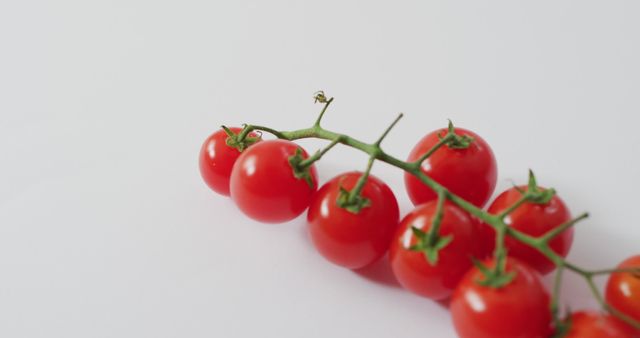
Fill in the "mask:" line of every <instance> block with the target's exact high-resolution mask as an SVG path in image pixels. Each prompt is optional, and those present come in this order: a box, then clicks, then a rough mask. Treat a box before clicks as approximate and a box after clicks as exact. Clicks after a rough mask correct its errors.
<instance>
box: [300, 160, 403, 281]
mask: <svg viewBox="0 0 640 338" xmlns="http://www.w3.org/2000/svg"><path fill="white" fill-rule="evenodd" d="M361 176H362V173H361V172H349V173H345V174H341V175H338V176H336V177H334V178H333V179H331V180H330V181H329V182H327V183H326V184H324V185H323V186H322V187H321V188H320V190H318V192H317V193H316V194H315V196H314V198H313V200H312V202H311V205H310V207H309V211H308V214H307V220H308V223H309V234H310V235H311V240H312V241H313V244H314V245H315V247H316V249H317V250H318V251H319V252H320V254H322V256H324V257H325V258H326V259H328V260H329V261H331V262H333V263H335V264H337V265H340V266H343V267H346V268H349V269H358V268H362V267H365V266H367V265H369V264H371V263H373V262H375V261H376V260H378V259H379V258H380V257H382V256H383V255H384V254H385V252H387V249H389V244H390V243H391V238H392V236H393V233H394V232H395V230H396V228H397V226H398V219H399V217H400V211H399V209H398V202H397V201H396V197H395V196H394V195H393V192H392V191H391V189H389V187H388V186H387V185H386V184H385V183H384V182H382V181H381V180H380V179H378V178H376V177H375V176H373V175H369V177H368V178H367V182H366V183H365V185H364V187H363V189H362V192H361V196H362V197H364V198H367V199H369V201H370V204H369V206H366V207H364V208H362V209H360V211H359V212H358V213H357V214H356V213H353V212H351V211H348V210H346V209H344V208H342V207H340V206H338V203H337V201H338V197H339V196H340V188H341V187H342V188H343V189H346V190H347V191H351V190H352V189H353V188H354V187H355V185H356V183H357V181H358V179H359V178H360V177H361Z"/></svg>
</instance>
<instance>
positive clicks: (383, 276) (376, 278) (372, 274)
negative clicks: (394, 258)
mask: <svg viewBox="0 0 640 338" xmlns="http://www.w3.org/2000/svg"><path fill="white" fill-rule="evenodd" d="M352 271H353V272H354V273H355V274H356V275H358V276H360V277H363V278H365V279H368V280H370V281H372V282H375V283H377V284H381V285H384V286H388V287H396V288H402V286H401V285H400V283H398V281H397V280H396V277H395V276H394V275H393V270H391V265H389V259H388V257H387V256H386V255H385V256H384V257H382V258H381V259H379V260H378V261H376V262H374V263H373V264H371V265H368V266H365V267H364V268H360V269H357V270H352Z"/></svg>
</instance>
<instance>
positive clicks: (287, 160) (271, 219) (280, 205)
mask: <svg viewBox="0 0 640 338" xmlns="http://www.w3.org/2000/svg"><path fill="white" fill-rule="evenodd" d="M306 158H308V155H307V153H306V151H304V149H302V148H301V147H300V146H298V145H297V144H295V143H293V142H291V141H287V140H269V141H262V142H259V143H257V144H255V145H253V146H251V147H249V148H248V149H247V150H245V151H244V152H243V153H242V155H240V157H239V158H238V160H237V161H236V163H235V165H234V166H233V170H232V171H231V198H233V201H234V202H235V203H236V205H237V206H238V207H239V208H240V210H242V211H243V212H244V213H245V214H246V215H247V216H249V217H251V218H253V219H255V220H257V221H262V222H266V223H280V222H286V221H289V220H292V219H294V218H295V217H297V216H298V215H300V214H301V213H302V212H304V210H305V209H306V208H307V207H308V206H309V203H310V201H311V196H312V195H313V193H314V192H315V191H316V189H317V184H318V183H317V181H318V175H317V173H316V169H315V166H314V165H313V164H311V165H310V166H308V167H306V168H299V169H296V168H294V167H295V163H292V162H293V160H294V159H299V160H304V159H306ZM298 162H299V161H298Z"/></svg>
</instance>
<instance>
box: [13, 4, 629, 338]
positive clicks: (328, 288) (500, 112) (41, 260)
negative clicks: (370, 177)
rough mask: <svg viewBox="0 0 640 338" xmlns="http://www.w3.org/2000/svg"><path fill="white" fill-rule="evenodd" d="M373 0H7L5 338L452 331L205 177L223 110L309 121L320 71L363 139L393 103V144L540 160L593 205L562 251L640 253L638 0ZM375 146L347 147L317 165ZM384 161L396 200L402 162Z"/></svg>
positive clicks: (519, 161) (333, 114) (282, 122)
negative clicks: (439, 140)
mask: <svg viewBox="0 0 640 338" xmlns="http://www.w3.org/2000/svg"><path fill="white" fill-rule="evenodd" d="M383 3H387V2H382V1H378V2H371V1H367V2H365V1H361V2H350V1H320V2H318V1H314V2H301V1H295V2H294V1H272V2H269V3H267V2H266V1H265V2H262V1H226V2H222V1H175V2H167V1H141V0H136V1H130V0H127V1H124V0H122V1H101V2H98V1H69V0H64V1H55V2H54V1H10V0H9V1H2V2H0V161H1V162H0V336H1V337H12V338H22V337H29V338H36V337H43V338H45V337H46V338H55V337H65V338H70V337H119V338H124V337H132V338H133V337H135V338H138V337H154V338H160V337H221V338H222V337H355V336H359V337H368V338H374V337H391V336H402V337H427V336H428V337H453V336H454V331H453V328H452V326H451V324H450V321H449V317H448V314H447V312H446V310H445V308H444V307H443V306H441V305H439V304H435V303H432V302H430V301H428V300H424V299H421V298H418V297H416V296H413V295H412V294H409V293H407V292H404V291H403V290H401V289H399V288H398V287H397V286H395V285H393V283H392V282H389V280H388V277H385V276H387V275H385V272H384V268H380V267H378V270H381V271H382V273H377V272H376V269H373V271H369V272H368V273H365V274H364V275H366V276H382V280H383V282H376V281H375V279H376V278H373V280H372V278H367V277H366V276H363V275H362V274H357V273H353V272H351V271H347V270H343V269H340V268H337V267H334V266H332V265H330V264H329V263H327V262H325V261H324V259H323V258H321V257H320V256H319V255H318V254H316V253H315V252H314V249H313V248H312V247H311V246H310V243H309V241H308V239H307V237H306V232H305V225H304V219H303V218H300V219H298V220H296V221H294V222H291V223H289V224H282V225H264V224H258V223H255V222H252V221H250V220H248V219H247V218H245V217H244V216H242V215H241V214H240V213H239V212H238V211H237V210H236V209H235V207H234V206H233V204H232V202H231V201H229V200H227V199H225V198H222V197H219V196H217V195H214V194H213V193H212V192H210V191H209V190H208V189H207V188H206V187H205V185H204V184H203V183H202V182H201V179H200V177H199V174H198V171H197V153H198V150H199V147H200V143H201V142H202V140H203V139H204V138H205V137H206V136H207V135H208V134H209V133H210V132H212V131H213V130H215V129H216V128H217V126H219V125H220V124H222V123H227V124H230V125H238V124H240V123H243V122H253V123H260V124H267V125H270V126H274V127H277V128H281V129H293V128H301V127H304V126H307V125H309V124H311V123H312V122H313V120H314V119H315V115H316V112H317V110H318V109H319V108H320V107H319V106H317V105H316V106H314V105H312V99H311V96H312V94H313V92H314V91H315V90H318V89H324V90H326V91H327V93H328V94H329V95H332V96H335V97H336V101H335V103H334V105H333V107H332V108H331V110H330V111H329V113H328V114H327V117H326V120H325V125H326V126H327V127H330V128H333V129H337V130H339V131H344V132H347V133H349V134H352V135H354V136H358V137H360V138H361V139H363V140H373V139H375V137H377V135H378V134H379V133H380V132H381V131H382V130H383V129H384V128H385V126H386V125H387V124H388V123H389V122H390V121H391V120H392V119H393V118H394V117H395V115H396V113H397V112H399V111H402V112H405V113H406V117H405V119H404V120H403V121H402V122H401V123H400V125H399V126H398V127H397V129H396V130H395V131H394V132H392V133H391V135H390V136H389V138H388V139H387V141H386V142H385V146H386V149H387V150H388V151H389V152H391V153H393V154H396V155H398V156H401V157H404V156H406V155H407V154H408V152H409V150H410V149H411V147H412V146H413V143H414V142H416V140H417V139H418V138H419V137H420V136H421V135H422V134H424V133H426V132H428V131H430V130H432V129H434V128H436V127H441V126H444V125H445V123H446V119H447V118H452V119H453V120H454V122H456V123H457V124H458V125H459V126H464V127H467V128H470V129H473V130H475V131H477V132H478V133H480V134H481V135H483V136H484V137H485V138H486V140H487V141H488V142H489V143H490V144H491V145H492V146H493V149H494V151H495V153H496V155H497V158H498V161H499V169H500V179H499V185H500V188H501V189H502V188H505V187H508V186H509V184H510V183H509V181H508V180H509V179H513V180H516V181H518V182H522V181H523V180H524V179H525V176H526V170H527V168H529V167H531V168H533V169H535V171H536V173H537V174H538V177H539V180H540V181H541V182H542V183H543V184H545V185H548V186H554V187H556V188H557V190H558V191H559V193H560V195H561V196H562V197H563V198H564V199H565V200H566V201H567V203H568V204H569V205H570V207H571V209H572V210H573V211H574V213H576V214H577V213H578V212H581V211H584V210H589V211H590V212H591V213H592V218H591V219H590V220H588V221H587V222H585V223H583V224H581V225H580V226H579V229H578V233H577V237H576V241H575V243H574V244H575V245H574V249H573V251H572V253H571V259H572V260H573V261H575V262H578V263H581V264H586V265H590V266H593V267H602V266H608V265H613V264H616V263H617V262H618V261H619V260H621V259H622V258H624V257H626V256H629V255H631V254H633V253H638V245H637V243H638V238H640V226H638V221H637V209H638V207H637V191H638V189H639V187H640V177H639V176H638V172H640V162H639V161H638V149H637V148H638V144H639V143H640V133H638V132H637V125H638V122H640V119H639V118H638V113H639V111H640V100H639V99H638V89H639V88H640V62H638V60H640V46H639V44H640V40H639V39H640V37H639V33H640V21H638V19H637V18H638V17H639V16H640V3H639V2H637V1H535V2H528V4H524V2H516V1H467V2H458V1H431V2H429V3H428V4H427V3H426V2H424V1H413V2H396V3H395V4H393V5H390V4H383ZM389 3H390V2H389ZM359 120H363V121H366V123H359V122H358V121H359ZM303 144H304V145H305V146H306V147H307V149H309V150H310V151H313V150H315V149H316V148H317V147H319V146H320V145H321V144H322V143H321V142H314V141H306V142H304V143H303ZM354 154H357V155H354ZM352 155H353V156H352ZM365 161H366V158H365V156H363V155H361V154H358V153H355V152H353V151H351V150H347V149H345V148H340V150H336V151H335V152H332V153H330V154H329V155H327V156H326V160H324V161H323V162H322V163H321V164H319V169H320V173H321V178H322V179H323V180H326V179H328V178H330V177H331V176H332V175H334V174H337V173H339V172H342V171H345V170H351V169H355V168H362V167H363V166H364V164H365ZM374 172H375V174H376V175H378V176H380V177H382V178H383V179H385V180H386V181H387V182H389V183H390V185H391V186H392V188H393V189H394V191H395V192H396V194H397V197H398V199H399V201H400V203H401V205H402V210H403V212H406V211H408V210H409V208H410V205H409V201H408V198H407V197H406V195H405V193H404V192H403V186H402V180H401V177H402V175H401V173H400V172H399V171H398V170H395V169H393V168H390V167H388V166H386V165H377V166H376V167H375V169H374ZM634 242H635V243H634ZM378 279H379V278H378ZM384 281H386V282H384ZM567 284H571V285H572V287H571V289H570V290H567V292H568V293H567V294H566V295H565V299H567V301H568V302H569V303H570V304H572V307H573V308H574V309H578V308H580V307H583V306H593V305H594V303H593V301H592V300H591V299H590V298H589V294H588V291H587V290H586V288H584V287H583V286H582V284H579V280H578V279H577V278H569V279H568V281H567ZM573 285H576V286H575V287H573Z"/></svg>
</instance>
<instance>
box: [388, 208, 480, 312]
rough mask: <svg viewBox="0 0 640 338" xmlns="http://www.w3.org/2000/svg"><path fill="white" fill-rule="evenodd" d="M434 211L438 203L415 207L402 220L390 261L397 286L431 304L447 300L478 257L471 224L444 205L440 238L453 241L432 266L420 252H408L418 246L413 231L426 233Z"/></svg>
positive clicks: (473, 226) (464, 213) (463, 214)
mask: <svg viewBox="0 0 640 338" xmlns="http://www.w3.org/2000/svg"><path fill="white" fill-rule="evenodd" d="M436 210H437V201H430V202H427V203H424V204H421V205H418V206H417V207H416V208H415V209H413V211H411V212H410V213H409V214H408V215H407V216H405V217H404V218H403V219H402V221H401V222H400V226H399V227H398V230H397V231H396V234H395V235H394V238H393V242H392V243H391V249H390V251H389V261H390V264H391V268H392V270H393V273H394V275H395V277H396V279H397V280H398V282H399V283H400V284H401V285H402V286H403V287H404V288H405V289H407V290H409V291H411V292H413V293H416V294H418V295H420V296H423V297H426V298H430V299H433V300H442V299H446V298H448V297H449V296H451V294H452V293H453V290H454V289H455V288H456V286H457V285H458V283H459V282H460V280H461V279H462V277H463V276H464V274H465V273H466V272H467V271H468V270H469V269H470V268H471V266H472V261H471V257H472V256H475V257H477V256H478V254H477V252H475V251H474V248H476V247H477V246H476V244H475V242H476V238H477V236H476V231H477V227H476V225H475V224H474V220H473V219H472V218H471V217H470V216H469V214H467V212H466V211H464V210H462V209H460V208H459V207H458V206H456V205H454V204H452V203H450V202H446V203H445V204H444V209H443V217H442V221H441V223H440V230H439V232H438V233H439V234H440V236H442V237H444V236H452V241H451V242H450V243H449V244H447V246H445V247H444V248H443V249H441V250H440V251H439V252H438V259H437V262H436V264H435V265H432V264H431V263H430V262H429V261H428V260H427V258H426V257H425V254H424V253H423V252H421V251H414V250H410V249H409V248H410V247H411V246H413V245H415V244H416V243H417V238H416V237H415V235H413V232H412V227H415V228H417V229H420V230H421V231H423V232H425V233H428V231H429V229H431V227H432V224H433V218H434V216H435V214H436Z"/></svg>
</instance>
